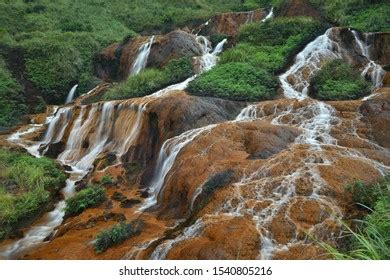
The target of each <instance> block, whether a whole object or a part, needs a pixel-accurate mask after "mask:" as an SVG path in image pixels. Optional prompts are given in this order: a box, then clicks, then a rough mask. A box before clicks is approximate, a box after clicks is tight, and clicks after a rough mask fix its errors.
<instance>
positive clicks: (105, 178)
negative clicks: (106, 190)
mask: <svg viewBox="0 0 390 280" xmlns="http://www.w3.org/2000/svg"><path fill="white" fill-rule="evenodd" d="M100 183H101V184H102V185H111V184H112V183H113V180H112V178H111V176H109V175H104V176H103V177H102V178H101V179H100Z"/></svg>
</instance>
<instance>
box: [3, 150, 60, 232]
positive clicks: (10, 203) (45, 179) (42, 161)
mask: <svg viewBox="0 0 390 280" xmlns="http://www.w3.org/2000/svg"><path fill="white" fill-rule="evenodd" d="M65 179H66V177H65V175H64V173H63V172H62V171H60V170H59V169H58V168H57V167H56V164H55V163H54V161H52V160H49V159H47V158H43V157H42V158H34V157H31V156H28V155H25V154H23V153H19V152H11V151H8V150H5V149H1V150H0V239H3V238H6V237H7V236H9V234H11V233H13V232H14V231H15V230H17V229H18V227H20V226H22V225H27V224H28V223H30V222H31V221H32V220H33V218H34V217H35V216H37V215H39V214H40V213H43V212H44V211H46V210H48V207H49V206H48V205H52V204H51V203H50V202H52V200H53V198H54V197H55V195H57V194H58V190H59V189H60V188H61V186H63V184H64V183H65Z"/></svg>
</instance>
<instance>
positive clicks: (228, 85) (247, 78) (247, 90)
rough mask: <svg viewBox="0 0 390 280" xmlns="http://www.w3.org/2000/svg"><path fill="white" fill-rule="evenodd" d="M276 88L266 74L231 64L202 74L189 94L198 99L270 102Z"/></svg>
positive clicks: (245, 66) (261, 70)
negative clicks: (203, 97)
mask: <svg viewBox="0 0 390 280" xmlns="http://www.w3.org/2000/svg"><path fill="white" fill-rule="evenodd" d="M276 86H277V81H276V79H275V78H274V77H273V76H272V75H271V74H270V73H268V72H267V71H265V70H263V69H259V68H256V67H253V66H251V65H249V64H246V63H238V62H234V63H227V64H222V65H218V66H217V67H215V69H213V70H212V71H209V72H206V73H204V74H202V75H201V76H199V77H198V78H197V79H196V80H194V81H192V82H191V83H190V84H189V86H188V91H189V92H190V93H191V94H193V95H198V96H210V97H218V98H226V99H230V100H237V101H259V100H266V99H270V98H272V97H273V96H274V95H275V88H276Z"/></svg>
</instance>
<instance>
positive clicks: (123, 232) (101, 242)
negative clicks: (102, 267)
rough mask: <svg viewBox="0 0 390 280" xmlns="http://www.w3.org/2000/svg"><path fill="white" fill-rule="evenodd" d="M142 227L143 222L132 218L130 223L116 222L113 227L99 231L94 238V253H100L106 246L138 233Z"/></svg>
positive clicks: (108, 246)
mask: <svg viewBox="0 0 390 280" xmlns="http://www.w3.org/2000/svg"><path fill="white" fill-rule="evenodd" d="M142 228H143V222H142V221H140V220H134V221H132V222H130V223H124V222H121V223H118V224H116V225H114V226H113V227H111V228H109V229H106V230H103V231H102V232H100V233H99V234H98V235H97V236H96V239H95V244H94V247H95V251H96V253H102V252H104V251H106V250H107V249H108V248H110V247H112V246H114V245H117V244H120V243H122V242H124V241H125V240H126V239H129V238H131V237H133V236H135V235H138V234H139V233H140V232H141V230H142Z"/></svg>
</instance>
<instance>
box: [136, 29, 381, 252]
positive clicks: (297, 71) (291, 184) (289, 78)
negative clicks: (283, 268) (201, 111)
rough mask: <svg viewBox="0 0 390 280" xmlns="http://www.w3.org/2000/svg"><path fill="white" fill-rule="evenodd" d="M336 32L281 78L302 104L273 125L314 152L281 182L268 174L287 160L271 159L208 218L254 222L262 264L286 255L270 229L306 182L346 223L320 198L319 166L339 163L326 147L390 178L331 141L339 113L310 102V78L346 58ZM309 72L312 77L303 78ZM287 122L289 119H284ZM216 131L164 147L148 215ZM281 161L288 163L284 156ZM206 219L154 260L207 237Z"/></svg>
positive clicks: (245, 114) (245, 116)
mask: <svg viewBox="0 0 390 280" xmlns="http://www.w3.org/2000/svg"><path fill="white" fill-rule="evenodd" d="M331 32H332V29H329V30H327V31H326V32H325V34H323V35H321V36H319V37H317V38H316V39H315V40H314V41H312V42H311V43H309V44H308V45H307V46H306V47H305V48H304V49H303V50H302V51H301V52H300V53H299V54H298V55H297V56H296V59H295V61H294V64H293V65H292V66H291V67H290V68H289V69H288V70H287V71H286V73H284V74H282V75H280V76H279V79H280V83H281V86H282V89H283V91H284V96H285V98H286V99H296V100H298V102H299V103H298V104H299V105H300V106H298V107H297V108H294V106H287V107H286V109H285V110H281V111H280V110H277V108H275V110H274V111H275V112H274V115H275V116H274V118H273V119H272V120H271V124H274V125H290V126H293V127H297V128H299V129H300V130H302V133H301V134H300V135H299V136H298V137H297V138H296V139H295V141H294V143H293V144H292V145H293V146H294V147H301V145H302V144H304V145H307V147H308V148H305V152H306V153H307V156H306V157H304V158H303V160H302V161H301V162H299V163H294V168H293V169H292V170H290V171H287V172H285V173H283V174H282V176H280V177H277V178H273V177H272V176H271V177H270V176H267V175H265V174H268V173H271V174H272V172H273V171H271V170H273V168H274V167H275V166H278V164H280V161H282V160H283V159H282V158H280V157H275V158H274V159H270V160H269V162H268V163H269V165H267V166H266V167H262V168H261V169H260V170H257V171H255V172H253V174H250V175H249V176H243V178H242V180H241V181H240V182H238V183H236V184H235V188H236V189H237V191H233V192H232V197H231V198H230V199H231V201H234V203H231V201H229V198H226V200H227V201H225V202H224V205H222V206H221V208H219V209H217V210H215V213H214V214H208V216H209V215H215V216H216V217H221V215H230V216H232V215H233V216H234V215H243V216H245V215H250V216H252V217H253V221H254V223H255V224H256V227H257V229H258V231H259V235H260V243H261V248H260V250H259V257H261V258H262V259H272V256H273V253H274V251H275V250H279V249H281V250H283V249H284V250H285V249H286V246H285V245H283V246H279V244H277V242H276V241H275V240H274V239H273V237H272V233H271V232H270V230H269V228H268V226H269V224H270V223H272V220H273V218H274V217H275V216H276V215H277V214H278V213H279V211H281V210H282V209H283V207H285V206H286V204H287V203H289V202H290V201H291V200H292V199H294V197H296V192H295V187H296V185H297V183H298V182H299V180H300V179H302V178H306V179H307V180H308V182H309V183H310V184H312V186H313V193H312V194H311V195H310V196H309V197H308V199H315V200H316V201H318V202H320V203H321V204H323V205H327V206H329V209H331V214H330V217H331V218H332V219H334V220H338V219H339V218H340V217H341V210H340V209H339V208H338V207H337V206H332V207H331V206H330V205H331V203H330V202H329V198H327V197H326V196H323V195H322V194H320V193H321V192H320V190H321V189H322V188H324V187H327V183H326V182H325V181H324V180H323V179H322V178H321V174H320V172H319V170H318V166H319V165H330V164H332V162H333V158H328V157H327V154H326V153H325V151H326V149H323V147H325V146H326V147H327V148H329V149H331V148H333V149H335V150H334V151H339V155H340V156H343V155H344V156H345V155H347V156H351V157H354V158H358V159H359V160H362V161H364V162H367V163H369V164H371V165H372V166H373V167H375V168H376V169H377V170H378V171H379V172H381V173H382V174H383V173H384V172H383V170H388V168H387V167H386V166H383V164H380V163H378V162H376V161H375V160H370V159H368V158H366V157H365V156H364V155H363V154H361V153H359V152H357V151H352V150H351V149H349V148H345V147H342V146H338V145H337V141H336V139H335V138H334V137H333V136H332V135H331V128H332V125H333V124H334V123H337V121H338V120H337V116H336V114H335V109H334V108H333V107H332V106H331V105H328V104H327V103H325V102H321V101H317V100H311V99H309V98H308V96H307V89H308V87H309V85H310V84H309V82H310V78H311V77H312V76H313V75H314V74H315V73H316V72H317V71H319V70H320V69H321V66H322V64H323V62H324V61H326V60H331V59H336V58H341V57H342V56H341V51H343V50H342V49H341V48H340V46H339V44H338V43H337V42H335V41H333V40H332V39H331V37H330V34H331ZM303 71H305V72H306V74H307V75H303V73H302V72H303ZM258 110H260V111H261V109H258V108H257V106H256V105H254V104H251V105H249V106H247V107H246V108H244V109H243V110H242V111H241V112H240V114H239V115H238V116H237V118H236V119H235V121H252V120H254V119H256V118H260V117H261V116H262V114H258V112H257V111H258ZM283 116H286V117H287V118H282V117H283ZM215 126H217V125H214V126H211V127H205V128H200V129H197V130H190V131H188V132H185V133H183V134H182V135H179V136H176V137H174V138H172V139H169V140H167V141H166V142H165V143H164V145H163V147H162V149H161V151H160V156H159V160H158V164H157V167H156V172H155V176H154V177H153V181H152V184H151V187H150V191H151V194H152V195H151V197H150V198H149V200H148V204H147V205H144V207H143V209H145V208H147V207H150V206H153V205H155V204H156V203H157V198H158V196H159V195H161V194H162V192H163V191H164V181H165V180H166V178H169V176H174V174H170V173H169V171H170V170H168V169H171V168H172V166H173V165H174V163H175V162H174V161H175V158H176V157H177V155H178V153H180V151H181V150H183V148H184V147H185V146H186V145H189V144H190V143H191V142H192V141H193V140H194V139H196V138H197V137H201V135H202V133H203V131H207V130H208V129H212V128H213V127H215ZM189 136H191V137H189ZM303 147H304V146H303ZM281 156H282V157H283V155H281ZM295 164H296V166H295ZM248 184H253V185H254V187H253V188H254V190H253V193H249V194H248V197H243V194H244V193H245V192H248ZM276 184H277V185H276ZM274 185H276V186H274ZM269 186H274V187H272V191H271V192H270V193H269V194H268V193H267V187H269ZM241 189H242V191H241ZM199 192H201V189H200V188H197V189H196V190H195V195H196V194H198V193H199ZM256 199H258V200H259V201H264V200H266V201H271V203H270V205H269V206H268V207H265V208H264V209H259V210H257V209H255V208H254V207H253V206H250V205H253V204H251V203H248V204H247V202H248V201H249V202H252V201H253V200H256ZM237 201H238V202H237ZM202 219H203V218H200V219H198V220H197V221H196V222H195V223H194V224H193V225H192V226H190V227H188V228H186V229H184V231H183V233H182V234H180V235H178V236H177V237H176V238H173V239H170V240H167V241H164V242H163V243H161V244H160V245H159V246H157V247H156V248H155V250H154V251H153V252H152V254H151V259H165V258H166V257H167V256H168V253H169V251H170V250H171V249H172V248H173V247H174V246H175V245H176V244H177V243H180V242H183V241H185V240H188V239H191V238H194V237H196V236H199V234H201V230H199V224H200V223H201V222H202ZM201 224H202V227H203V225H204V223H203V222H202V223H201ZM194 228H197V230H196V231H194V230H193V229H194ZM188 232H191V233H192V232H193V234H188ZM290 242H291V244H294V242H298V241H297V240H296V239H294V238H293V239H292V240H291V241H290Z"/></svg>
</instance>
